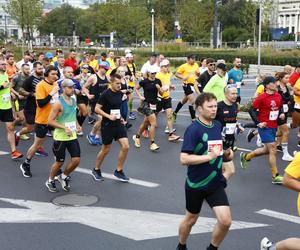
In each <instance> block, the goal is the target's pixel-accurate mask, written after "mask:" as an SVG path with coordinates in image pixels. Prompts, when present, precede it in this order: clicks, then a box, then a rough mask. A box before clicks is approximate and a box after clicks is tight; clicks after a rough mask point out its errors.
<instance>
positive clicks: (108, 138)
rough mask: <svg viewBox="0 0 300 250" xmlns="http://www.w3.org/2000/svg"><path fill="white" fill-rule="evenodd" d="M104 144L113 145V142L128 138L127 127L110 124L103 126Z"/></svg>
mask: <svg viewBox="0 0 300 250" xmlns="http://www.w3.org/2000/svg"><path fill="white" fill-rule="evenodd" d="M101 136H102V143H103V144H104V145H110V144H112V141H113V140H115V141H117V140H119V139H121V138H127V132H126V129H125V126H124V125H123V124H121V123H119V124H114V125H111V124H110V123H108V124H104V123H102V125H101Z"/></svg>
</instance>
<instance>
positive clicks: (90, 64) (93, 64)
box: [89, 59, 99, 72]
mask: <svg viewBox="0 0 300 250" xmlns="http://www.w3.org/2000/svg"><path fill="white" fill-rule="evenodd" d="M89 66H90V67H92V68H93V69H94V71H95V72H97V70H98V66H99V65H98V60H96V59H94V60H92V61H90V62H89Z"/></svg>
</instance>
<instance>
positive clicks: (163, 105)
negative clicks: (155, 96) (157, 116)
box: [156, 97, 172, 113]
mask: <svg viewBox="0 0 300 250" xmlns="http://www.w3.org/2000/svg"><path fill="white" fill-rule="evenodd" d="M171 108H172V98H171V97H170V98H168V99H164V98H162V99H161V100H160V101H159V102H158V104H157V110H156V112H157V113H158V112H160V111H161V110H167V109H171Z"/></svg>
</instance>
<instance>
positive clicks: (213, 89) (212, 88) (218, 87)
mask: <svg viewBox="0 0 300 250" xmlns="http://www.w3.org/2000/svg"><path fill="white" fill-rule="evenodd" d="M225 87H226V80H225V77H220V76H219V75H218V74H215V75H214V76H213V77H212V78H210V80H209V82H208V83H207V84H206V85H205V87H204V89H203V92H209V93H213V94H214V95H215V96H216V97H217V101H218V102H220V101H223V100H224V98H225V96H224V88H225Z"/></svg>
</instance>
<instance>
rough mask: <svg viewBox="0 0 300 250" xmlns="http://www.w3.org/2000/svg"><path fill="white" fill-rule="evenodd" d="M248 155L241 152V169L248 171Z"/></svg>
mask: <svg viewBox="0 0 300 250" xmlns="http://www.w3.org/2000/svg"><path fill="white" fill-rule="evenodd" d="M245 156H246V153H243V152H241V153H240V163H241V168H243V169H246V168H247V167H248V162H249V161H247V160H246V159H245Z"/></svg>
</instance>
